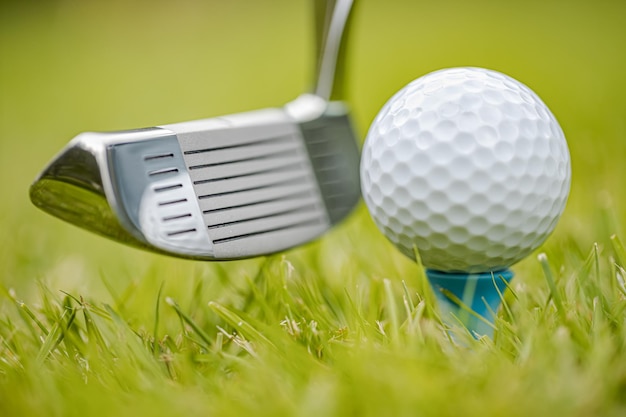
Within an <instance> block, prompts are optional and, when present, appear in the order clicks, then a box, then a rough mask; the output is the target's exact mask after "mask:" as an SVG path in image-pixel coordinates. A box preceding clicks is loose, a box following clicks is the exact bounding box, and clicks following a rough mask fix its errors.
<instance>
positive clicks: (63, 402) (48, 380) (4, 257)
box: [0, 0, 626, 417]
mask: <svg viewBox="0 0 626 417" xmlns="http://www.w3.org/2000/svg"><path fill="white" fill-rule="evenodd" d="M222 3H223V2H219V3H218V2H213V3H204V2H202V3H201V2H196V1H192V0H190V1H187V2H181V3H176V4H174V3H167V2H135V3H132V4H128V3H127V2H122V1H110V2H106V3H102V4H100V3H98V2H72V1H67V0H66V1H54V2H48V3H45V4H44V3H41V4H40V3H37V2H20V3H15V4H5V3H3V4H2V5H0V178H2V184H3V185H2V187H3V188H2V192H3V198H2V199H1V201H0V226H1V227H2V230H3V233H2V235H1V236H0V265H2V268H1V272H0V415H2V416H28V415H47V416H86V415H88V416H96V417H98V416H108V415H116V416H132V415H138V414H139V415H154V416H160V415H163V416H171V415H200V414H202V415H220V416H235V415H245V414H248V415H255V416H256V415H259V416H263V415H267V416H281V415H288V416H293V415H298V416H333V415H337V416H347V415H358V416H370V415H371V416H374V415H376V416H381V415H383V416H384V415H390V416H391V415H393V416H400V415H424V416H428V415H436V416H441V415H455V416H473V415H480V416H485V415H504V414H506V415H510V416H517V415H519V416H527V415H569V416H593V415H597V416H621V415H624V413H625V412H626V400H625V398H626V360H625V359H624V357H625V353H626V286H625V280H626V251H625V250H624V244H623V243H622V242H623V241H624V240H625V239H626V229H624V227H625V226H624V225H625V219H626V196H625V194H624V192H623V184H622V183H623V179H624V178H626V168H625V167H626V165H625V164H624V163H623V158H624V155H626V140H625V139H626V119H625V118H624V114H626V101H624V99H623V97H624V96H626V82H625V81H624V79H623V74H624V72H625V71H626V56H624V54H623V45H624V44H625V42H626V30H625V29H624V28H623V25H622V22H621V20H622V19H621V17H622V16H623V15H624V13H625V12H626V9H625V7H624V5H623V4H622V3H619V2H609V1H604V2H589V3H587V2H533V1H530V2H520V3H515V4H513V3H505V2H495V1H480V2H477V3H471V5H470V4H467V3H465V2H460V1H458V2H454V1H445V2H439V3H424V4H420V3H417V2H416V3H415V4H413V3H410V4H409V2H400V1H398V2H395V3H394V4H393V5H389V4H387V3H385V4H382V2H380V3H381V4H375V3H374V2H360V3H359V4H358V9H357V15H356V16H358V19H356V20H355V22H354V26H353V30H354V31H353V35H354V36H353V43H352V49H351V51H350V54H349V56H348V63H349V67H348V68H347V69H348V74H349V75H350V76H349V78H348V80H349V85H348V91H349V97H348V99H349V101H350V103H351V104H352V106H353V108H354V112H355V115H356V120H357V126H358V127H359V129H360V131H361V132H363V133H364V132H365V131H366V129H367V125H368V124H369V122H370V121H371V120H372V118H373V117H374V115H375V113H376V111H377V110H378V108H379V107H380V105H381V104H382V103H383V102H384V101H385V100H386V99H387V98H388V97H389V96H390V95H391V94H392V93H393V92H394V91H396V90H397V89H398V88H400V87H401V86H402V85H404V84H405V83H406V82H408V81H409V80H411V79H413V78H415V77H417V76H419V75H422V74H424V73H426V72H428V71H431V70H434V69H438V68H442V67H446V66H455V65H477V66H484V67H490V68H495V69H498V70H501V71H503V72H506V73H509V74H511V75H513V76H515V77H516V78H519V79H521V80H522V81H524V82H525V83H527V84H528V85H529V86H531V87H532V88H533V89H535V90H536V91H537V92H538V93H539V95H541V96H542V97H543V98H544V100H545V101H546V102H547V103H548V105H549V106H550V107H551V108H552V110H553V111H554V113H555V114H556V116H557V117H558V119H559V120H560V122H561V124H562V126H563V128H564V131H565V133H566V136H567V138H568V141H569V145H570V150H571V154H572V165H573V188H572V194H571V197H570V200H569V202H568V207H567V209H566V212H565V214H564V216H563V218H562V220H561V222H560V224H559V226H558V227H557V230H556V231H555V233H554V234H553V235H552V236H551V237H550V239H549V240H548V241H547V242H546V244H545V245H544V246H543V247H542V248H541V249H540V253H541V255H540V253H539V252H538V253H536V254H533V256H531V257H529V258H528V259H526V260H524V261H522V262H520V263H519V264H518V265H516V266H515V267H514V270H515V272H516V278H515V280H514V281H513V282H512V286H511V288H510V290H509V291H507V292H506V293H505V295H504V296H505V305H504V307H503V308H502V309H501V311H500V313H499V317H498V319H497V320H496V323H495V325H496V334H495V337H494V339H493V340H492V339H488V338H482V339H478V340H476V339H474V338H472V337H471V336H470V335H469V334H468V333H467V332H466V331H465V330H464V329H463V328H461V327H458V326H455V327H453V328H451V329H450V333H448V332H446V331H445V330H444V329H445V328H444V326H443V325H442V323H441V321H440V319H439V317H438V312H437V309H436V306H435V305H434V297H433V295H432V293H431V292H430V290H429V288H428V286H427V284H426V281H425V279H424V277H423V273H422V272H421V271H420V270H419V269H418V268H417V266H416V265H414V264H413V263H412V262H410V261H409V260H407V259H405V258H404V257H402V255H400V254H399V253H398V252H397V251H396V250H395V249H394V248H393V247H391V245H390V244H388V243H387V242H386V241H385V240H384V239H383V238H382V237H381V235H380V234H379V233H378V232H377V231H376V229H375V227H374V226H373V224H372V222H371V220H370V219H369V217H368V215H367V212H366V210H365V209H364V207H363V206H360V207H359V208H358V209H357V210H356V212H355V213H354V215H353V216H351V218H350V219H348V220H347V221H346V222H344V223H343V224H342V225H340V227H338V228H336V229H335V230H333V231H332V232H331V233H329V234H328V235H327V236H325V237H324V238H322V239H320V240H318V241H316V242H313V243H311V244H309V245H306V246H304V247H302V248H298V249H295V250H292V251H289V252H287V253H284V254H278V255H275V256H271V257H266V258H262V259H253V260H246V261H237V262H229V263H198V262H190V261H182V260H176V259H169V258H165V257H162V256H158V255H153V254H148V253H143V252H140V251H137V250H135V249H131V248H127V247H123V246H121V245H118V244H115V243H113V242H109V241H107V240H105V239H102V238H99V237H97V236H93V235H91V234H89V233H86V232H84V231H81V230H78V229H76V228H73V227H71V226H68V225H66V224H63V223H62V222H60V221H58V220H56V219H53V218H50V217H49V216H46V215H44V214H43V213H41V212H39V211H37V210H36V209H34V208H33V207H31V205H30V203H29V202H28V199H27V189H28V185H29V182H30V181H31V180H32V178H34V176H35V175H36V173H37V172H38V170H39V169H40V168H41V167H42V166H43V164H45V162H47V160H49V159H50V157H51V156H52V155H53V154H54V152H56V151H57V150H58V149H60V148H61V147H62V146H63V144H64V143H65V142H66V141H67V140H68V139H69V138H71V136H72V135H74V134H76V133H78V132H79V131H81V130H112V129H122V128H129V127H136V126H141V125H144V126H148V125H155V124H163V123H168V122H174V121H178V120H185V119H193V118H200V117H206V116H211V115H219V114H223V113H229V112H235V111H242V110H247V109H252V108H257V107H263V106H270V105H277V104H279V103H281V102H284V101H287V100H289V99H291V98H292V97H293V96H294V95H295V94H297V92H298V91H300V90H303V89H305V88H306V87H307V85H308V82H307V75H309V74H310V71H309V70H308V69H309V68H310V67H311V65H312V61H311V59H310V57H309V56H308V51H309V50H310V46H311V45H310V44H309V43H308V39H309V38H308V32H309V29H310V27H309V26H307V25H305V24H303V22H308V20H307V18H308V15H307V10H308V9H307V6H306V2H292V1H289V0H282V1H275V2H269V3H267V4H263V5H259V4H257V3H253V2H245V3H238V2H230V3H228V4H222ZM259 16H267V18H266V19H260V18H259ZM164 22H167V24H164ZM285 34H290V35H289V36H286V35H285ZM399 57H401V58H402V59H400V58H399ZM620 239H621V241H620ZM450 334H453V335H454V340H455V341H456V342H454V341H453V340H451V338H450Z"/></svg>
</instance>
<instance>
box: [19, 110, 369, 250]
mask: <svg viewBox="0 0 626 417" xmlns="http://www.w3.org/2000/svg"><path fill="white" fill-rule="evenodd" d="M302 102H304V105H302ZM299 107H300V109H302V107H304V108H305V111H304V112H300V113H299V114H297V115H295V116H294V114H293V111H288V110H284V109H268V110H261V111H257V112H252V113H244V114H238V115H232V116H225V117H222V118H216V119H207V120H200V121H195V122H187V123H180V124H174V125H167V126H163V127H157V128H150V129H143V130H136V131H125V132H113V133H105V134H96V133H87V134H82V135H79V136H78V137H77V138H75V139H74V140H73V141H72V142H71V143H70V144H69V145H68V147H67V148H66V149H65V150H64V151H63V152H62V153H61V154H60V155H59V156H58V157H57V158H56V159H55V160H54V161H53V162H52V163H51V164H50V165H49V166H48V167H47V168H46V169H45V170H44V171H43V172H42V174H41V175H40V177H39V178H38V179H37V180H36V181H35V183H34V184H33V186H32V187H31V199H32V201H33V203H34V204H35V205H37V206H38V207H40V208H42V209H43V210H44V211H47V212H49V213H50V214H53V215H55V216H57V217H60V218H62V219H64V220H66V221H68V222H70V223H74V224H76V225H78V226H81V227H83V228H85V229H88V230H91V231H94V232H96V233H99V234H101V235H104V236H107V237H109V238H112V239H115V240H118V241H121V242H124V243H127V244H131V245H134V246H138V247H142V248H145V249H149V250H154V251H157V252H161V253H166V254H169V255H173V256H178V257H185V258H193V259H205V260H218V259H223V260H226V259H239V258H246V257H252V256H259V255H264V254H269V253H274V252H278V251H282V250H285V249H288V248H291V247H294V246H297V245H300V244H302V243H305V242H307V241H310V240H312V239H314V238H315V237H317V236H319V235H320V234H322V233H324V232H325V231H327V230H328V229H329V228H330V227H331V226H332V225H333V224H335V223H337V222H338V221H340V220H341V219H343V218H344V217H345V216H346V215H347V214H348V213H349V212H350V211H351V210H352V208H353V207H354V205H355V204H356V203H357V201H358V200H359V195H360V193H359V180H358V159H359V153H358V149H357V147H356V139H355V135H354V133H353V131H352V127H351V125H350V120H349V117H348V114H347V111H346V109H345V107H344V106H343V105H342V104H341V103H338V102H337V103H324V105H323V109H322V111H319V112H318V111H317V110H316V109H318V108H319V100H318V101H315V100H312V101H311V100H309V99H304V100H300V104H299ZM311 110H313V111H311ZM311 113H312V114H313V116H311Z"/></svg>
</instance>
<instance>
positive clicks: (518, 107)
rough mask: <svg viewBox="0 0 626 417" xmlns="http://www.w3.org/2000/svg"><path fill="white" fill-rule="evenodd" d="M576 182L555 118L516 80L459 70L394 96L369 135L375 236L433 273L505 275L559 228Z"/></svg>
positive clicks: (367, 176) (366, 175)
mask: <svg viewBox="0 0 626 417" xmlns="http://www.w3.org/2000/svg"><path fill="white" fill-rule="evenodd" d="M570 182H571V167H570V157H569V151H568V148H567V143H566V141H565V137H564V135H563V131H562V130H561V128H560V126H559V124H558V122H557V121H556V119H555V117H554V115H553V114H552V113H551V112H550V110H549V109H548V108H547V107H546V105H545V104H544V103H543V102H542V101H541V99H540V98H539V97H538V96H537V95H536V94H535V93H534V92H533V91H531V90H530V89H529V88H528V87H526V86H525V85H523V84H521V83H520V82H518V81H516V80H514V79H512V78H510V77H508V76H506V75H504V74H501V73H499V72H496V71H491V70H486V69H481V68H453V69H446V70H440V71H436V72H433V73H430V74H428V75H426V76H424V77H421V78H419V79H417V80H415V81H413V82H411V83H410V84H408V85H407V86H406V87H404V88H403V89H401V90H400V91H399V92H398V93H396V94H395V95H394V96H393V97H392V98H391V99H390V100H389V101H388V102H387V103H386V104H385V105H384V106H383V108H382V109H381V111H380V112H379V114H378V115H377V116H376V118H375V120H374V122H373V124H372V126H371V127H370V130H369V133H368V135H367V139H366V141H365V145H364V147H363V159H362V161H361V183H362V190H363V197H364V200H365V203H366V205H367V207H368V209H369V211H370V213H371V215H372V218H373V219H374V222H375V223H376V225H377V226H378V228H379V229H380V230H381V231H382V232H383V233H384V234H385V236H387V238H388V239H389V240H390V241H391V242H392V243H394V244H395V245H396V246H397V247H398V248H399V249H400V250H401V251H402V252H403V253H404V254H405V255H407V256H409V257H411V258H413V257H414V253H415V252H414V247H415V248H417V250H418V251H419V253H420V256H421V258H422V262H423V264H424V266H426V267H427V268H432V269H436V270H440V271H448V272H487V271H496V270H500V269H504V268H507V267H509V266H510V265H512V264H514V263H515V262H517V261H519V260H521V259H522V258H524V257H525V256H527V255H528V254H529V253H531V252H532V251H533V250H534V249H536V248H537V247H538V246H539V245H541V243H543V241H544V240H545V239H546V238H547V236H548V235H549V234H550V233H551V232H552V230H553V229H554V227H555V225H556V223H557V220H558V218H559V217H560V215H561V213H562V212H563V209H564V208H565V203H566V201H567V196H568V194H569V188H570Z"/></svg>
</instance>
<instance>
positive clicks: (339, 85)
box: [314, 0, 354, 100]
mask: <svg viewBox="0 0 626 417" xmlns="http://www.w3.org/2000/svg"><path fill="white" fill-rule="evenodd" d="M353 3H354V1H353V0H315V1H314V5H315V26H316V28H315V29H316V48H317V62H316V82H315V87H314V93H315V95H317V96H319V97H321V98H323V99H324V100H333V99H338V98H342V95H343V91H342V89H343V84H344V83H343V77H344V76H343V68H344V65H345V43H346V38H347V32H348V27H349V17H350V12H351V10H352V8H353V7H352V5H353Z"/></svg>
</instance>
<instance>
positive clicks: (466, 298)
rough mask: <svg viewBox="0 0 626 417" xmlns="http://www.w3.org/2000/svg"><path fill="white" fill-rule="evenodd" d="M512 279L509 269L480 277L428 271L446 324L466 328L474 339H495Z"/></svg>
mask: <svg viewBox="0 0 626 417" xmlns="http://www.w3.org/2000/svg"><path fill="white" fill-rule="evenodd" d="M513 275H514V274H513V271H511V270H510V269H503V270H500V271H494V272H484V273H478V274H466V273H448V272H441V271H435V270H433V269H426V276H427V277H428V281H429V282H430V285H431V286H432V288H433V290H434V292H435V295H436V297H437V302H438V304H439V309H440V310H441V313H442V318H443V319H444V321H445V322H447V323H450V324H457V325H458V324H463V325H465V327H467V329H468V330H470V332H472V334H473V335H474V336H483V335H486V336H489V337H493V327H492V326H491V325H492V324H493V322H494V319H495V317H494V314H495V313H496V312H497V311H498V308H499V307H500V303H501V294H504V291H505V290H506V286H507V283H509V282H510V281H511V280H512V279H513ZM470 309H471V310H472V311H469V310H470ZM477 315H478V316H481V317H482V319H481V318H479V317H477ZM490 324H491V325H490Z"/></svg>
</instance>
